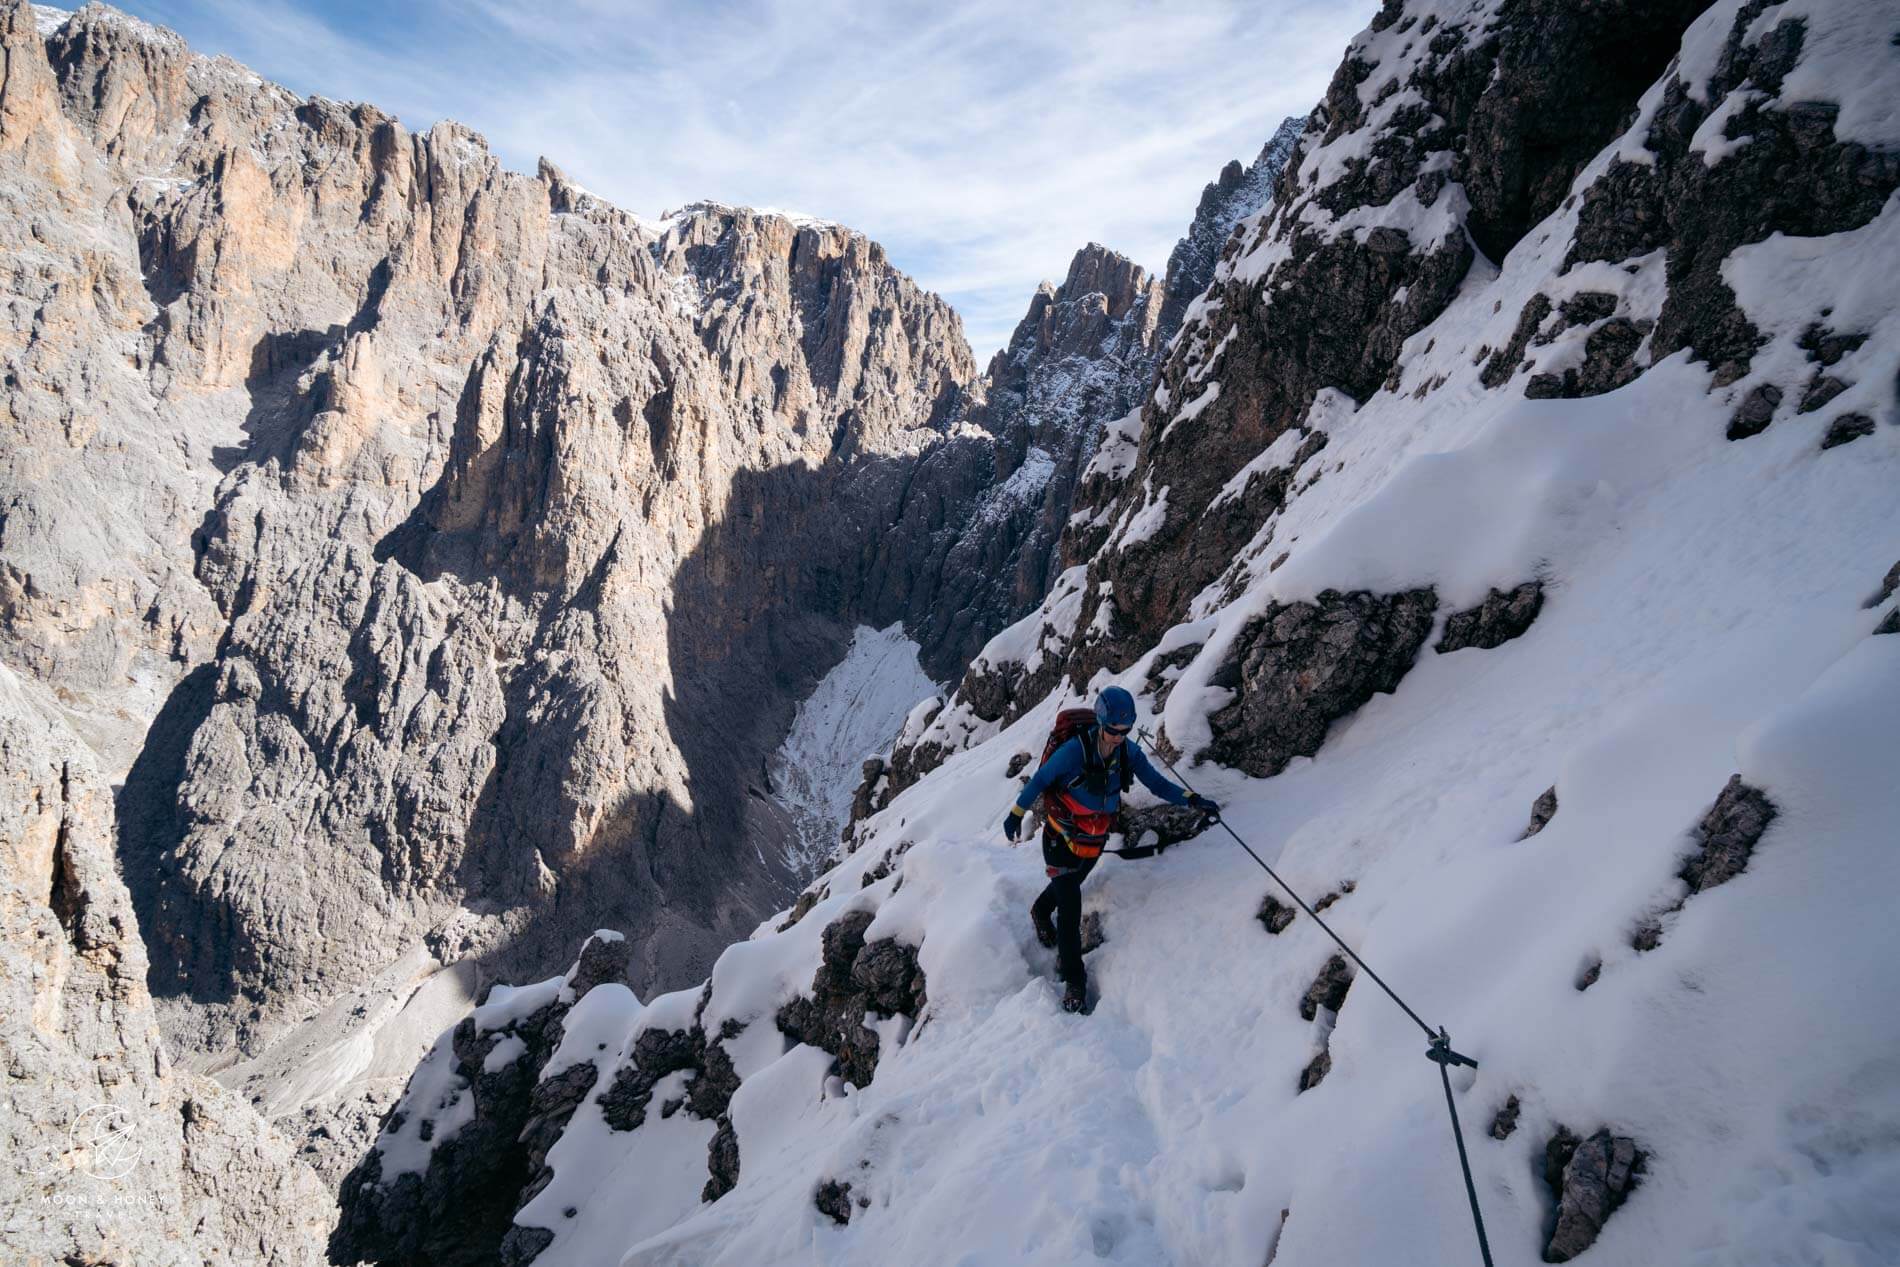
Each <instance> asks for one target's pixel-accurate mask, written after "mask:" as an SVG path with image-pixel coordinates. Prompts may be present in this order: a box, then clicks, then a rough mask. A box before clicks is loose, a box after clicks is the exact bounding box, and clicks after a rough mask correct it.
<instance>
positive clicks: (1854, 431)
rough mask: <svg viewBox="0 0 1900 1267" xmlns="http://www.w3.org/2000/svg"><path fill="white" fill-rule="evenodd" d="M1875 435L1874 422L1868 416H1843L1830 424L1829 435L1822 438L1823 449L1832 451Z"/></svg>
mask: <svg viewBox="0 0 1900 1267" xmlns="http://www.w3.org/2000/svg"><path fill="white" fill-rule="evenodd" d="M1873 433H1874V420H1873V419H1872V418H1869V417H1868V416H1867V415H1866V414H1842V415H1841V416H1840V417H1838V418H1836V419H1835V420H1834V421H1833V422H1831V423H1829V424H1828V428H1827V434H1826V435H1825V436H1822V437H1821V447H1822V448H1823V449H1832V448H1834V447H1836V446H1837V445H1842V444H1846V443H1847V442H1848V441H1850V440H1858V439H1860V438H1861V437H1862V436H1870V435H1872V434H1873Z"/></svg>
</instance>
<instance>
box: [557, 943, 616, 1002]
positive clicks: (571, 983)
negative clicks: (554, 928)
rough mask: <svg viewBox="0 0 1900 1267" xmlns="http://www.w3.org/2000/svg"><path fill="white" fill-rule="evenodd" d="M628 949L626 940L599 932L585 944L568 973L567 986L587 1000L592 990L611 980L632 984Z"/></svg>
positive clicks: (575, 995) (579, 996)
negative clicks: (628, 967) (599, 933)
mask: <svg viewBox="0 0 1900 1267" xmlns="http://www.w3.org/2000/svg"><path fill="white" fill-rule="evenodd" d="M627 951H628V946H627V943H626V941H625V940H624V939H622V938H619V937H603V936H598V935H596V936H593V937H589V938H588V939H587V940H586V941H585V942H583V943H581V953H580V957H579V958H578V959H577V960H576V961H575V964H574V970H573V971H572V972H570V973H568V975H567V988H568V989H569V990H570V991H572V992H573V995H574V998H575V999H576V1000H577V1001H578V1000H580V999H583V998H585V997H586V996H587V992H588V991H589V990H592V989H593V988H594V987H595V986H597V985H604V984H606V983H607V982H610V981H611V982H615V983H617V984H620V985H626V984H628V982H629V980H630V975H629V973H628V971H627Z"/></svg>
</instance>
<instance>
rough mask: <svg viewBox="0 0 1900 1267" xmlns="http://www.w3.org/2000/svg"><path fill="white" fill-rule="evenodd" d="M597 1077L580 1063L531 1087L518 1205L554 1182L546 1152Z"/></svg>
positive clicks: (590, 1065)
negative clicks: (525, 1169)
mask: <svg viewBox="0 0 1900 1267" xmlns="http://www.w3.org/2000/svg"><path fill="white" fill-rule="evenodd" d="M599 1076H600V1070H599V1069H597V1068H595V1066H594V1064H593V1062H591V1061H582V1062H581V1063H580V1064H577V1065H570V1066H568V1067H567V1068H566V1069H563V1070H562V1071H561V1072H560V1073H558V1074H555V1075H554V1076H553V1077H552V1078H543V1079H542V1080H541V1081H539V1082H537V1083H535V1084H534V1090H533V1092H532V1093H531V1094H530V1095H529V1098H528V1120H527V1123H526V1124H525V1125H524V1126H523V1127H522V1128H521V1137H520V1142H521V1145H522V1147H524V1148H525V1149H527V1153H528V1172H529V1174H531V1175H533V1178H532V1179H530V1180H529V1181H528V1186H527V1187H525V1188H523V1189H522V1191H521V1199H520V1204H522V1205H526V1204H527V1203H528V1202H529V1201H532V1200H533V1199H534V1197H535V1195H536V1194H537V1193H539V1192H540V1191H541V1189H543V1188H545V1187H547V1186H548V1184H549V1183H550V1182H552V1180H553V1179H554V1171H553V1169H552V1168H550V1167H549V1166H548V1164H547V1158H548V1150H549V1149H551V1148H553V1147H554V1141H556V1140H558V1139H559V1138H561V1132H562V1131H564V1130H566V1129H567V1123H568V1119H570V1118H572V1117H573V1116H574V1110H575V1109H577V1108H579V1107H580V1103H581V1101H582V1100H584V1099H585V1098H586V1097H587V1093H588V1092H589V1091H592V1090H593V1089H594V1082H595V1080H596V1079H597V1078H599ZM539 1252H540V1251H539V1250H537V1251H536V1253H539ZM524 1261H525V1260H524Z"/></svg>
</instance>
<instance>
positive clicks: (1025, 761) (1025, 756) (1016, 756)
mask: <svg viewBox="0 0 1900 1267" xmlns="http://www.w3.org/2000/svg"><path fill="white" fill-rule="evenodd" d="M1035 759H1036V758H1035V756H1034V754H1032V753H1028V752H1016V753H1011V754H1010V758H1009V767H1008V768H1007V769H1005V770H1004V771H1003V777H1004V778H1006V779H1013V778H1015V777H1016V776H1017V775H1019V774H1021V773H1022V772H1023V771H1024V770H1027V769H1028V768H1029V763H1030V762H1031V761H1034V760H1035Z"/></svg>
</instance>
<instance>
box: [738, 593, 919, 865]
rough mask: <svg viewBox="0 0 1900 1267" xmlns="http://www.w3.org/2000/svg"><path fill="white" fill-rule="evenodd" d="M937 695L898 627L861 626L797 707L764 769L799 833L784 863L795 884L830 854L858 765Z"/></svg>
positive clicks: (846, 811) (848, 805)
mask: <svg viewBox="0 0 1900 1267" xmlns="http://www.w3.org/2000/svg"><path fill="white" fill-rule="evenodd" d="M936 691H937V684H936V683H935V682H932V681H931V680H930V679H929V678H928V677H926V676H925V675H924V671H923V669H922V668H921V667H919V665H918V663H917V644H916V643H914V642H912V641H911V640H910V639H909V638H907V637H905V636H904V627H903V626H902V625H892V626H891V627H890V628H888V629H871V628H869V627H868V626H866V627H860V628H859V629H858V631H857V635H856V636H855V637H854V638H853V639H852V640H851V649H850V650H849V651H847V652H846V653H845V657H844V659H843V660H841V661H839V663H838V665H837V667H836V668H834V669H832V670H831V672H829V673H827V674H826V675H825V676H824V678H823V680H821V681H820V682H819V683H818V686H817V687H816V689H814V690H813V691H812V693H811V695H810V696H809V697H808V698H807V699H806V700H805V701H804V702H803V703H802V704H800V705H799V706H798V714H797V716H795V717H794V718H793V719H792V729H791V732H790V733H789V734H787V735H786V736H785V742H784V743H782V744H780V745H779V749H778V751H777V752H775V753H773V754H772V764H771V766H770V770H771V775H772V788H773V791H774V794H775V795H776V796H777V798H778V801H779V804H781V805H783V806H784V807H785V809H786V810H787V812H789V813H790V814H791V816H792V822H793V824H794V825H795V826H796V827H797V829H798V838H797V839H796V840H795V841H792V842H789V843H788V845H787V848H786V861H787V862H789V863H790V864H791V865H792V869H793V871H794V872H795V873H796V874H797V875H799V876H800V877H801V878H803V877H809V876H811V875H812V874H814V873H815V872H817V871H818V870H819V869H820V868H822V867H823V866H824V864H825V862H826V861H827V860H828V859H829V858H830V857H831V854H832V852H833V851H834V850H835V849H836V847H837V844H838V830H839V828H841V827H843V826H844V823H845V819H846V818H847V817H848V816H849V815H850V812H851V791H852V789H853V788H854V787H855V786H856V785H857V780H858V776H859V767H860V766H861V765H862V763H863V761H864V759H865V758H866V757H868V756H871V755H872V754H873V753H876V752H877V751H878V750H879V749H881V748H883V747H885V746H887V745H888V744H889V742H890V738H891V736H892V735H893V734H895V733H896V732H897V728H898V726H899V725H901V724H902V723H903V720H904V716H905V714H907V713H909V712H910V710H911V707H912V705H914V704H916V702H917V701H918V700H919V699H920V698H922V697H924V696H926V695H933V694H935V693H936Z"/></svg>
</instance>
